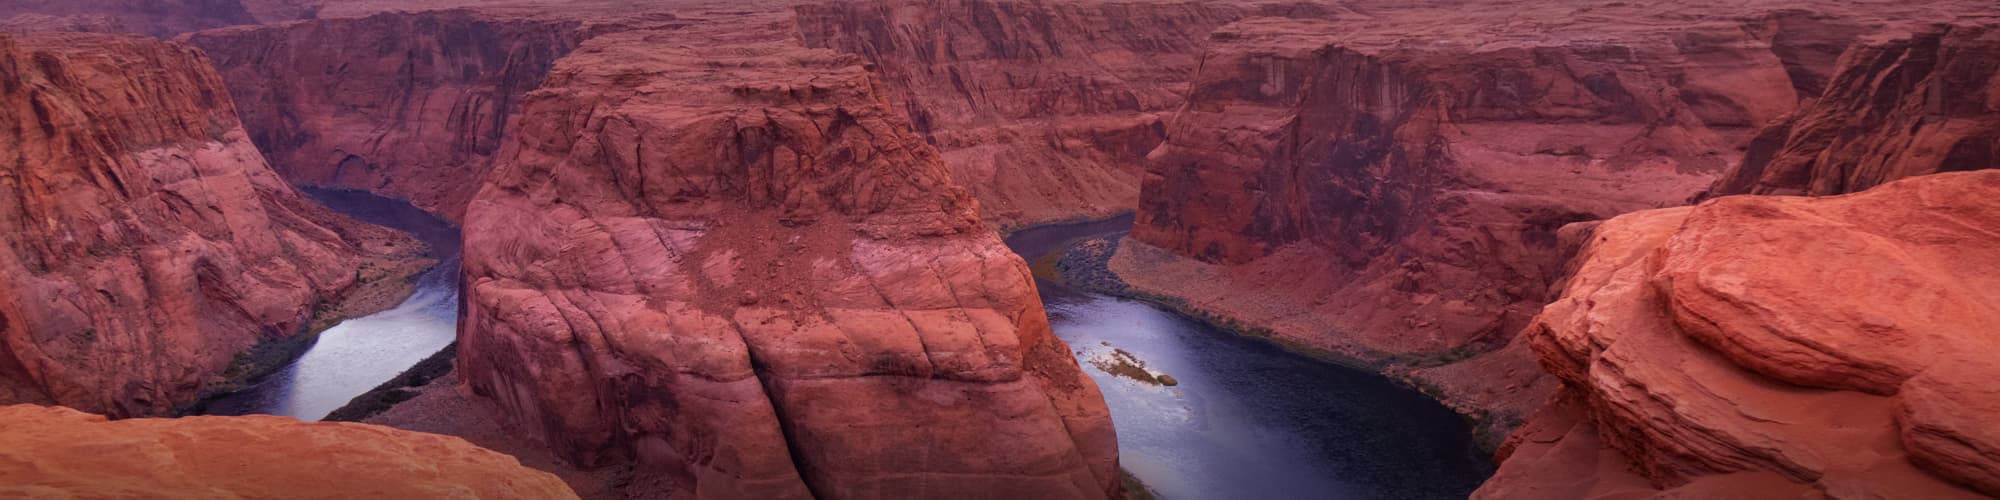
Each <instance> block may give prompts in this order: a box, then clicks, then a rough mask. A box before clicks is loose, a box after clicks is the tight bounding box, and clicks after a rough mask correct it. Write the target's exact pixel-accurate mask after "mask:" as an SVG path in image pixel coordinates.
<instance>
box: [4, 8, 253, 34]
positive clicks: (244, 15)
mask: <svg viewBox="0 0 2000 500" xmlns="http://www.w3.org/2000/svg"><path fill="white" fill-rule="evenodd" d="M17 16H32V17H44V18H57V19H65V20H68V21H65V22H60V23H43V24H42V25H41V26H40V27H39V28H40V29H56V30H62V29H66V28H65V27H64V24H72V25H77V23H79V22H81V23H82V24H80V25H92V26H102V27H107V28H114V29H117V30H119V31H123V32H129V33H137V34H143V35H151V36H155V37H170V36H174V35H176V34H179V33H185V32H189V31H194V30H201V29H208V28H216V27H221V26H230V25H236V24H251V23H255V22H257V19H256V17H255V16H252V15H251V14H250V11H249V10H248V9H245V8H244V7H243V4H242V3H241V2H240V1H239V0H8V1H7V2H5V3H4V4H0V20H4V19H7V18H12V17H17Z"/></svg>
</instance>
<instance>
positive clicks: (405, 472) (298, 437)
mask: <svg viewBox="0 0 2000 500" xmlns="http://www.w3.org/2000/svg"><path fill="white" fill-rule="evenodd" d="M0 496H6V497H10V498H242V499H253V498H266V499H286V498H492V499H502V498H536V499H563V498H571V499H573V498H576V494H575V493H573V492H571V491H570V489H569V487H568V486H564V485H563V483H562V481H560V480H558V479H556V477H555V476H552V475H549V474H548V473H546V472H542V471H537V470H534V469H529V468H527V467H522V466H521V464H520V462H517V461H515V460H514V459H513V458H512V457H508V456H506V455H502V454H499V453H494V452H492V451H487V450H486V449H483V448H480V447H477V446H473V445H472V444H471V443H467V442H465V441H464V440H462V439H458V438H454V437H447V436H439V435H436V434H425V433H420V432H409V431H400V430H395V429H391V428H388V427H382V426H376V425H363V424H346V423H318V424H308V423H301V422H299V421H297V420H293V419H290V418H281V417H269V416H245V417H187V418H177V419H156V418H138V419H125V420H118V421H107V420H105V418H104V417H102V416H98V415H91V414H87V413H82V412H78V411H76V410H71V409H68V408H61V407H44V406H34V405H16V406H6V407H0Z"/></svg>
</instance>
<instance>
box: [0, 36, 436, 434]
mask: <svg viewBox="0 0 2000 500" xmlns="http://www.w3.org/2000/svg"><path fill="white" fill-rule="evenodd" d="M0 74H5V75H8V77H7V79H6V81H5V82H4V85H0V110H4V112H0V123H4V125H0V129H4V130H6V131H7V133H5V134H0V165H6V167H4V168H0V234H6V235H7V238H6V246H5V251H4V252H0V284H4V288H5V289H6V290H7V293H4V294H0V338H4V341H5V344H4V345H0V401H7V402H44V403H56V404H62V405H65V406H71V407H75V408H79V409H84V410H88V411H92V412H98V413H105V414H109V415H113V416H134V415H157V414H162V413H165V412H167V411H168V410H169V409H171V408H173V407H174V406H176V405H180V404H185V403H188V402H189V401H190V400H191V399H193V398H194V397H195V396H196V395H197V394H198V393H199V392H200V391H201V390H202V388H203V387H204V386H205V385H206V384H208V383H210V382H213V381H214V380H215V379H216V378H217V377H218V375H219V374H220V373H221V372H223V370H224V368H225V367H227V366H229V365H230V363H231V360H232V357H233V356H235V355H236V354H237V353H239V352H242V351H244V349H246V348H248V347H250V346H251V345H252V344H254V343H256V342H258V341H259V340H260V339H271V338H283V337H289V336H292V335H295V334H297V333H299V332H300V330H301V329H303V328H304V327H305V326H307V323H308V322H309V321H310V320H312V319H313V313H314V311H315V310H316V309H327V308H332V307H335V303H336V302H338V300H339V299H341V298H343V297H345V296H347V295H348V294H349V293H350V292H352V291H354V290H355V287H357V286H358V285H360V284H361V283H362V282H363V281H365V280H367V279H378V278H381V277H382V276H381V275H382V274H383V273H384V272H385V268H383V267H382V266H380V265H378V264H380V262H376V261H375V260H373V259H376V258H382V257H385V256H392V255H394V256H401V257H405V258H412V259H413V258H415V257H416V256H417V255H421V252H422V245H421V244H420V243H417V242H416V241H415V240H413V239H410V238H408V237H407V236H405V235H402V234H400V233H393V232H391V231H389V230H386V229H382V228H378V227H375V226H369V225H365V224H361V223H359V222H354V221H352V220H350V219H347V218H345V217H341V216H339V215H336V214H333V213H332V212H330V211H328V210H326V209H325V208H324V207H320V206H319V205H316V204H313V203H312V202H311V201H309V200H307V199H305V197H303V196H302V195H300V194H299V193H298V192H297V191H295V190H293V189H292V187H291V186H290V185H287V184H285V182H284V181H283V180H281V179H279V178H278V177H277V176H276V175H275V174H273V173H272V172H271V170H270V168H269V167H268V166H267V165H266V164H265V163H264V159H263V157H262V156H260V155H259V154H258V153H257V149H256V148H255V147H253V146H252V145H251V144H250V141H249V139H248V137H247V136H246V135H245V134H244V132H243V128H242V126H241V125H239V124H238V123H237V121H236V115H235V109H234V108H233V107H232V106H231V104H230V101H229V96H228V94H227V92H226V91H225V90H224V89H223V87H222V82H221V79H220V78H219V77H217V76H216V74H215V72H214V71H213V70H212V69H210V68H209V66H208V62H207V59H206V58H204V57H202V56H201V54H200V52H199V51H196V50H194V49H192V48H189V47H186V46H183V45H179V44H173V43H166V42H158V41H153V40H148V39H143V38H137V37H129V36H119V35H87V34H41V35H29V36H10V35H0Z"/></svg>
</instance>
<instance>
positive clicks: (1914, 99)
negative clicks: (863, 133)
mask: <svg viewBox="0 0 2000 500" xmlns="http://www.w3.org/2000/svg"><path fill="white" fill-rule="evenodd" d="M1879 38H1880V39H1878V40H1873V41H1870V42H1868V43H1866V44H1863V45H1861V46H1858V47H1856V48H1855V49H1854V50H1853V51H1852V52H1850V53H1849V54H1848V55H1847V56H1846V58H1845V59H1843V62H1842V65H1841V67H1840V71H1839V73H1838V74H1837V75H1835V76H1834V77H1833V80H1832V83H1831V85H1830V86H1828V87H1827V89H1826V91H1825V95H1822V96H1820V97H1819V99H1818V100H1817V101H1816V102H1815V103H1814V104H1812V105H1811V106H1807V107H1806V108H1804V109H1801V110H1799V111H1798V112H1797V113H1794V114H1793V115H1791V116H1789V117H1787V118H1786V119H1785V120H1783V121H1782V122H1779V123H1776V124H1773V126H1771V127H1770V128H1767V129H1765V130H1764V132H1763V133H1762V134H1760V135H1759V136H1758V138H1757V140H1756V142H1754V143H1752V145H1751V149H1750V153H1749V155H1748V157H1747V158H1745V159H1744V161H1743V164H1742V166H1740V167H1739V168H1737V169H1735V170H1733V171H1731V172H1730V173H1729V175H1726V176H1723V178H1722V179H1720V180H1718V181H1716V185H1715V187H1713V188H1712V189H1710V192H1709V193H1708V195H1710V196H1721V195H1731V194H1747V193H1754V194H1811V195H1826V194H1840V193H1851V192H1855V191H1860V190H1863V189H1868V188H1870V187H1874V186H1876V185H1879V184H1882V183H1885V182H1889V181H1893V180H1896V179H1901V178H1904V177H1911V176H1917V175H1925V174H1933V173H1938V172H1952V171H1960V170H1974V169H1984V168H1994V167H1995V166H2000V163H1997V162H2000V112H1996V110H2000V25H1994V24H1962V25H1942V26H1939V27H1936V28H1931V29H1926V30H1923V31H1920V32H1916V33H1910V34H1901V35H1895V36H1883V37H1879Z"/></svg>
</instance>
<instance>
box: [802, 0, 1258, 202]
mask: <svg viewBox="0 0 2000 500" xmlns="http://www.w3.org/2000/svg"><path fill="white" fill-rule="evenodd" d="M1253 10H1254V9H1253V8H1252V7H1250V6H1248V5H1236V4H1205V3H1197V2H1179V3H1176V2H1164V3H1143V4H1129V3H1100V2H1065V1H1059V2H1018V1H1008V0H1000V1H994V0H915V1H913V0H887V1H867V2H833V3H820V4H808V5H801V6H799V7H797V11H798V18H799V19H798V23H799V31H800V32H801V33H802V34H803V35H804V37H805V40H806V43H807V45H809V46H813V47H825V48H831V49H834V50H839V51H843V52H849V53H854V54H860V55H862V56H864V57H866V58H868V60H870V61H872V62H874V63H876V64H877V66H878V67H879V68H881V74H882V78H883V80H884V81H885V82H886V83H887V84H888V86H889V88H890V89H891V90H892V93H891V95H890V98H891V101H892V102H895V103H896V104H897V105H898V106H899V108H900V109H903V110H905V111H907V112H908V113H909V115H910V117H911V119H912V121H913V122H914V124H915V126H916V130H917V132H919V133H921V134H923V135H924V137H925V138H926V139H927V140H929V141H930V142H931V143H932V144H934V145H936V146H937V147H938V149H939V150H941V151H942V152H943V155H944V161H945V164H946V165H947V166H948V167H949V168H950V169H951V172H952V176H953V178H955V179H956V180H957V181H958V184H959V185H961V186H965V187H967V188H968V189H969V190H970V191H971V192H972V194H973V195H974V196H975V197H977V198H978V199H979V201H980V209H981V212H982V213H983V214H984V216H985V217H986V218H987V220H989V221H992V222H995V223H999V224H1003V225H1016V224H1032V223H1036V222H1046V221H1051V220H1060V219H1071V218H1077V217H1084V216H1104V215H1108V214H1110V213H1112V212H1115V211H1120V210H1127V209H1130V208H1131V207H1132V206H1133V205H1134V203H1135V200H1136V199H1137V197H1138V192H1139V173H1140V170H1141V164H1142V163H1143V160H1144V157H1145V155H1146V153H1147V152H1148V151H1151V150H1152V149H1153V148H1154V147H1155V146H1158V145H1159V144H1160V141H1161V140H1162V139H1163V138H1164V132H1165V130H1164V128H1163V122H1162V120H1161V118H1162V117H1161V113H1164V112H1171V111H1172V110H1173V109H1174V108H1177V107H1179V105H1180V103H1181V98H1182V96H1181V93H1182V92H1183V89H1185V87H1186V85H1187V82H1188V80H1189V79H1190V78H1191V77H1192V76H1193V74H1194V69H1195V65H1196V63H1197V62H1198V57H1199V54H1200V51H1201V44H1202V41H1203V39H1204V38H1205V37H1206V36H1207V34H1208V32H1209V31H1211V30H1213V29H1214V28H1215V27H1217V26H1220V25H1222V24H1224V23H1227V22H1230V21H1234V20H1236V19H1240V18H1242V17H1243V16H1245V15H1248V14H1249V12H1250V11H1253Z"/></svg>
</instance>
